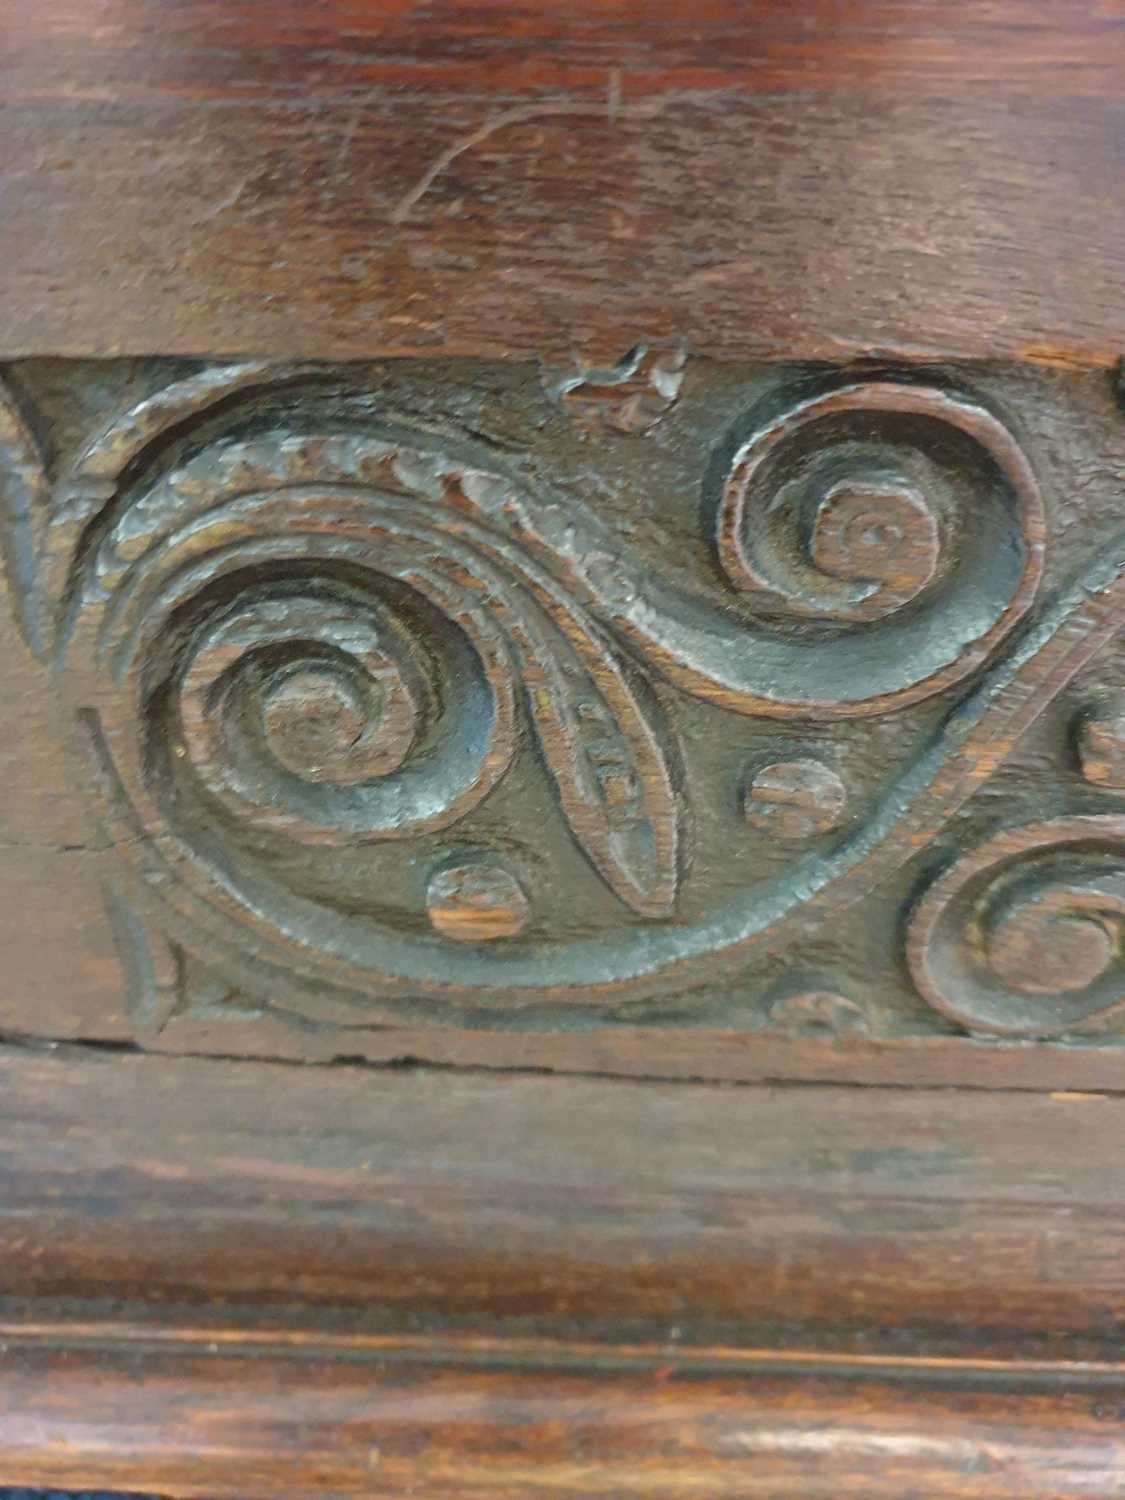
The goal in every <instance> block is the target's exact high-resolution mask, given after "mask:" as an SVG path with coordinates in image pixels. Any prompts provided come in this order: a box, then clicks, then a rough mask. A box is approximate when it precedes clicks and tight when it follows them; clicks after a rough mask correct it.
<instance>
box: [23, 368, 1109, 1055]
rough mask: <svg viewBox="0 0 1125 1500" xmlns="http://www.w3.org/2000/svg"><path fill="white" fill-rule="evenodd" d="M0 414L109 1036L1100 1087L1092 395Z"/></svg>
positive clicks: (342, 402)
mask: <svg viewBox="0 0 1125 1500" xmlns="http://www.w3.org/2000/svg"><path fill="white" fill-rule="evenodd" d="M5 392H6V393H5V395H4V398H3V402H2V404H0V499H2V502H3V522H4V555H5V560H6V564H7V568H6V571H7V577H8V583H9V589H10V594H11V602H12V610H13V614H14V617H15V619H16V620H17V622H18V625H19V629H20V631H21V634H22V637H23V641H24V643H25V646H26V649H27V651H28V652H29V653H30V654H31V656H32V657H33V658H34V660H35V661H36V662H37V663H38V666H37V668H36V671H37V672H38V674H39V680H40V681H41V683H42V684H43V687H44V691H46V692H48V693H49V695H50V697H51V699H52V701H53V703H54V704H55V705H56V708H57V723H58V726H59V728H58V733H59V736H60V739H61V740H62V741H63V742H65V743H66V744H67V746H68V747H72V748H73V752H74V754H75V756H76V764H77V765H78V766H80V771H79V772H78V773H77V774H78V776H79V779H80V781H81V783H82V786H83V795H84V797H85V799H86V801H87V805H88V808H89V811H90V816H91V819H92V821H93V826H94V828H95V829H96V833H95V835H94V837H95V841H96V846H97V848H98V850H99V851H100V853H99V872H100V873H99V880H100V882H101V884H102V886H103V888H104V898H105V905H106V911H107V920H108V922H109V924H110V928H111V930H112V932H113V934H114V939H115V943H116V948H117V952H118V955H119V959H120V963H121V966H122V971H123V974H124V975H125V980H124V983H125V985H126V987H127V991H128V997H129V1001H128V1003H129V1016H130V1024H131V1027H132V1030H133V1034H134V1036H135V1038H136V1039H137V1040H138V1041H139V1042H140V1043H142V1044H143V1045H146V1046H151V1047H173V1048H180V1049H184V1048H186V1049H189V1050H190V1049H192V1048H199V1049H204V1050H224V1051H233V1052H251V1053H253V1052H258V1053H262V1054H271V1053H283V1054H296V1055H300V1056H308V1057H312V1058H328V1057H333V1056H340V1055H347V1056H350V1055H367V1056H378V1057H387V1056H395V1055H400V1054H402V1053H403V1052H404V1051H410V1052H412V1053H413V1052H417V1050H418V1048H419V1047H420V1046H421V1047H423V1048H424V1047H425V1045H426V1044H425V1042H424V1039H425V1038H426V1037H427V1036H429V1037H431V1038H435V1039H439V1040H437V1041H435V1044H434V1045H435V1048H436V1050H433V1051H432V1052H431V1053H430V1055H435V1056H453V1055H465V1056H469V1057H471V1058H472V1059H474V1060H483V1061H488V1060H490V1059H494V1060H496V1061H498V1062H502V1061H506V1060H510V1059H511V1058H512V1057H513V1056H514V1055H516V1054H513V1053H512V1051H511V1050H510V1044H511V1038H513V1037H518V1038H523V1039H524V1040H525V1042H526V1044H527V1046H528V1047H530V1048H531V1051H528V1050H524V1051H522V1052H520V1053H519V1054H518V1055H519V1057H520V1058H522V1059H526V1058H528V1057H534V1058H536V1059H538V1060H539V1061H542V1062H545V1063H548V1064H549V1063H551V1062H552V1061H562V1060H565V1063H566V1065H576V1064H581V1065H584V1066H588V1067H592V1068H596V1067H606V1066H609V1067H612V1066H615V1065H616V1062H617V1061H618V1060H619V1058H620V1055H621V1054H620V1050H615V1048H616V1049H620V1047H623V1046H627V1047H628V1048H629V1049H632V1055H633V1057H634V1059H636V1058H638V1057H639V1058H640V1059H641V1060H642V1061H641V1063H640V1064H637V1063H636V1062H635V1061H634V1063H633V1064H632V1065H633V1066H638V1065H641V1066H643V1067H644V1068H645V1069H647V1070H648V1071H652V1072H667V1073H671V1072H676V1071H683V1070H689V1071H690V1070H692V1069H696V1070H699V1071H703V1072H708V1071H716V1070H718V1071H723V1070H724V1069H725V1071H727V1072H728V1073H731V1072H733V1073H734V1074H736V1075H737V1074H738V1072H739V1071H740V1070H746V1071H753V1070H754V1068H755V1062H754V1057H755V1049H756V1048H757V1047H760V1046H764V1045H766V1044H767V1043H768V1042H769V1040H770V1039H771V1038H774V1039H776V1038H778V1037H785V1036H790V1035H794V1034H796V1035H802V1036H813V1037H815V1036H818V1035H821V1036H826V1037H828V1038H829V1039H830V1040H831V1041H832V1045H833V1046H834V1047H836V1048H837V1049H839V1055H840V1056H847V1055H849V1054H848V1049H849V1048H852V1049H860V1050H861V1051H862V1049H863V1048H867V1049H869V1050H870V1048H871V1047H872V1046H873V1045H880V1046H882V1045H884V1044H885V1045H886V1046H889V1047H891V1048H892V1050H893V1049H894V1048H896V1047H900V1045H901V1047H902V1048H904V1049H905V1048H909V1047H912V1046H915V1047H916V1046H923V1048H924V1046H925V1045H927V1044H935V1045H936V1044H938V1043H941V1044H943V1045H944V1046H945V1051H944V1052H943V1053H942V1056H943V1057H944V1058H945V1059H946V1062H945V1064H944V1066H946V1067H948V1066H949V1062H948V1058H949V1056H950V1055H954V1056H955V1055H956V1046H957V1045H963V1046H971V1047H972V1048H973V1049H978V1051H979V1049H980V1048H981V1047H982V1046H983V1047H985V1048H989V1049H992V1048H996V1049H1001V1050H1002V1049H1003V1048H1004V1047H1005V1046H1006V1045H1008V1044H1010V1043H1011V1042H1012V1041H1013V1040H1014V1041H1016V1042H1018V1043H1020V1053H1021V1056H1022V1055H1024V1054H1026V1052H1027V1044H1029V1043H1035V1044H1038V1046H1037V1047H1036V1048H1035V1049H1033V1050H1035V1052H1036V1054H1037V1055H1042V1056H1053V1055H1056V1053H1057V1054H1058V1055H1062V1053H1063V1052H1064V1051H1066V1050H1068V1049H1073V1048H1075V1047H1078V1048H1095V1049H1096V1050H1097V1052H1098V1055H1099V1057H1102V1056H1104V1055H1108V1056H1109V1057H1110V1059H1111V1062H1112V1056H1113V1051H1114V1049H1115V1048H1117V1047H1118V1046H1119V1045H1120V1043H1121V1042H1122V1040H1123V1039H1125V1020H1123V1019H1122V1006H1123V1002H1125V968H1123V966H1122V958H1121V942H1122V933H1123V932H1125V650H1123V647H1122V644H1121V640H1120V636H1121V630H1120V622H1121V619H1122V616H1123V614H1125V534H1123V530H1122V528H1123V526H1125V522H1122V521H1120V520H1119V518H1118V517H1119V510H1120V499H1119V496H1120V491H1121V481H1122V476H1123V474H1125V423H1123V422H1122V418H1121V414H1120V411H1119V408H1118V400H1117V392H1116V388H1115V384H1114V382H1113V381H1111V380H1110V379H1109V378H1108V377H1106V376H1105V375H1103V374H1100V373H1087V374H1065V373H1059V372H1057V371H1054V372H1048V371H1044V370H1040V369H1037V368H1035V367H1032V366H1020V365H1014V364H1009V365H995V366H984V365H977V366H966V367H961V368H954V367H941V368H936V367H935V368H928V369H927V368H904V367H894V366H885V365H875V364H871V365H865V366H854V365H853V366H849V367H847V368H835V367H831V366H828V365H818V366H809V365H800V366H798V365H785V364H770V365H757V366H725V365H716V364H711V363H709V362H707V361H704V360H701V359H689V357H688V351H687V350H686V349H684V348H682V347H678V346H676V347H673V346H668V347H663V346H654V347H647V346H645V345H638V346H636V347H635V348H633V349H631V350H629V352H628V353H627V354H625V355H624V356H623V358H622V360H621V361H620V363H619V364H618V365H617V366H615V367H611V368H604V369H592V368H585V367H582V366H580V365H575V367H574V368H573V369H571V370H560V369H557V368H546V367H542V368H533V367H530V366H523V365H510V366H507V365H501V364H488V363H483V362H470V361H455V360H444V361H439V362H430V363H427V362H423V361H398V362H396V361H386V362H382V363H378V364H367V365H328V364H316V363H307V364H300V365H278V364H271V363H267V362H262V361H245V362H235V363H231V364H225V365H214V366H204V365H201V364H199V363H197V362H196V363H188V362H183V361H160V360H150V361H142V362H138V361H128V362H127V361H118V362H115V361H106V362H97V363H95V362H87V363H81V362H58V361H26V362H21V363H18V364H14V365H12V366H11V367H10V368H9V370H8V372H7V380H6V386H5ZM407 1038H409V1042H408V1041H407V1040H406V1039H407ZM420 1038H421V1039H423V1040H421V1041H420V1040H419V1039H420ZM450 1039H453V1041H452V1042H451V1040H450ZM689 1039H691V1045H690V1046H688V1042H689ZM701 1039H702V1040H703V1042H704V1044H705V1047H710V1048H711V1049H712V1050H711V1052H710V1053H707V1052H706V1051H704V1052H701V1051H700V1050H699V1044H700V1041H701ZM457 1046H461V1047H462V1048H463V1049H468V1050H467V1051H464V1050H463V1052H462V1053H457V1051H456V1048H457ZM685 1047H687V1051H685ZM950 1047H952V1048H953V1049H954V1051H953V1054H950V1051H949V1049H950ZM442 1048H444V1049H445V1050H444V1051H442V1050H441V1049H442ZM857 1055H858V1054H857ZM904 1055H905V1054H904ZM973 1055H974V1056H975V1055H978V1052H977V1051H974V1054H973ZM732 1056H733V1057H734V1059H735V1060H734V1061H733V1062H732V1060H731V1059H732ZM1123 1056H1125V1055H1123ZM708 1057H709V1058H710V1059H711V1061H708V1060H707V1059H708ZM689 1058H690V1061H688V1060H685V1059H689ZM701 1058H702V1059H703V1061H702V1062H701V1061H700V1059H701ZM720 1059H725V1060H723V1061H722V1062H721V1066H720V1061H719V1060H720Z"/></svg>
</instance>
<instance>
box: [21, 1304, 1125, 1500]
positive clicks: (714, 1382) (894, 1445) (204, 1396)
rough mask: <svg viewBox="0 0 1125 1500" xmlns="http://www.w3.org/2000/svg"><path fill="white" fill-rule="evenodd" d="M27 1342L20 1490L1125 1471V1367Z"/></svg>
mask: <svg viewBox="0 0 1125 1500" xmlns="http://www.w3.org/2000/svg"><path fill="white" fill-rule="evenodd" d="M90 1332H91V1333H92V1332H93V1331H92V1330H91V1331H90ZM6 1337H7V1342H6V1362H5V1367H0V1394H2V1396H3V1408H2V1410H0V1448H2V1450H3V1454H4V1465H5V1478H6V1479H8V1480H9V1481H11V1482H14V1483H15V1482H21V1481H22V1482H26V1483H34V1484H45V1483H51V1484H65V1485H75V1486H77V1485H82V1486H87V1487H88V1486H90V1485H93V1484H97V1485H100V1486H121V1487H122V1488H125V1487H128V1488H131V1489H132V1488H136V1487H138V1486H139V1485H143V1486H145V1487H146V1488H147V1489H149V1490H153V1491H157V1492H159V1493H161V1494H164V1495H169V1496H177V1497H185V1500H186V1497H192V1500H206V1497H212V1500H272V1497H274V1496H277V1495H285V1496H292V1497H294V1500H297V1497H300V1500H304V1497H308V1500H322V1497H324V1500H329V1497H336V1496H388V1497H389V1496H400V1495H402V1496H413V1497H415V1500H493V1497H500V1496H515V1495H519V1496H521V1497H523V1496H529V1497H530V1496H542V1497H544V1500H568V1497H578V1496H604V1495H606V1494H607V1493H608V1494H612V1495H614V1496H620V1497H626V1496H628V1497H633V1496H635V1497H637V1500H642V1497H643V1500H676V1497H679V1496H682V1495H684V1494H689V1495H694V1494H706V1495H707V1496H709V1497H710V1496H714V1497H732V1500H733V1497H739V1500H742V1497H750V1500H779V1497H786V1500H788V1497H790V1496H792V1497H794V1500H797V1497H800V1500H810V1497H813V1500H838V1497H840V1496H855V1497H862V1500H901V1497H903V1496H904V1495H913V1494H918V1495H925V1496H927V1497H931V1496H932V1497H943V1500H944V1497H949V1500H1008V1497H1010V1500H1080V1497H1081V1500H1086V1497H1089V1496H1100V1495H1112V1494H1113V1493H1114V1492H1115V1490H1116V1488H1117V1485H1118V1482H1119V1479H1120V1473H1121V1466H1122V1464H1123V1462H1125V1440H1123V1439H1122V1436H1121V1412H1122V1409H1123V1405H1122V1404H1123V1401H1125V1368H1123V1367H1122V1366H1117V1367H1116V1368H1112V1367H1110V1368H1107V1369H1105V1370H1102V1371H1098V1370H1081V1369H1074V1370H1070V1371H1067V1370H1064V1369H1059V1368H1055V1369H1051V1368H1049V1367H1048V1368H1042V1367H1040V1368H1036V1367H1034V1366H1032V1367H1025V1368H1024V1369H1022V1370H1014V1371H1012V1372H1010V1375H1009V1379H1008V1381H1007V1382H1006V1383H1005V1382H1003V1381H997V1380H996V1378H995V1372H992V1371H989V1370H987V1369H984V1370H981V1369H979V1368H973V1367H966V1368H958V1367H956V1366H955V1365H946V1366H944V1367H943V1366H942V1365H941V1364H940V1363H939V1362H935V1363H934V1364H933V1365H929V1366H925V1365H923V1366H921V1367H919V1368H915V1369H912V1370H911V1369H909V1368H907V1369H899V1370H895V1369H894V1368H893V1367H889V1368H886V1369H875V1370H872V1369H871V1368H870V1367H868V1368H864V1367H863V1366H862V1365H860V1366H858V1367H856V1366H852V1367H851V1368H848V1367H844V1368H842V1369H839V1368H833V1367H832V1366H831V1365H828V1366H821V1367H816V1366H815V1365H813V1366H808V1367H806V1368H804V1369H802V1368H801V1365H800V1363H799V1362H792V1364H790V1365H789V1366H788V1367H787V1365H786V1363H785V1362H784V1361H782V1362H778V1364H779V1365H780V1368H779V1367H778V1365H776V1364H775V1365H772V1366H771V1363H770V1362H769V1361H762V1360H756V1359H755V1358H754V1357H752V1356H749V1357H745V1356H744V1357H740V1356H739V1355H737V1354H733V1355H732V1354H731V1352H730V1351H724V1350H718V1351H707V1352H706V1353H705V1354H701V1355H700V1356H699V1357H693V1356H692V1355H691V1354H687V1355H685V1354H683V1353H681V1352H680V1351H678V1350H676V1349H674V1348H673V1349H669V1348H667V1347H665V1348H664V1349H659V1348H658V1349H652V1350H648V1351H642V1352H640V1354H639V1355H638V1354H637V1353H636V1352H634V1351H624V1352H623V1353H622V1354H616V1353H613V1354H610V1353H607V1354H605V1355H603V1356H602V1357H600V1358H599V1357H598V1355H597V1354H593V1355H591V1354H583V1353H582V1352H578V1351H574V1350H565V1349H564V1350H551V1349H550V1348H549V1347H547V1348H545V1347H542V1346H539V1347H535V1346H532V1347H531V1348H530V1349H529V1348H524V1349H521V1350H519V1351H512V1352H511V1353H510V1354H508V1355H507V1356H506V1357H505V1355H504V1353H503V1351H501V1350H497V1349H493V1350H482V1349H479V1348H478V1349H473V1348H472V1347H464V1346H462V1347H458V1346H457V1345H456V1344H450V1345H446V1346H444V1347H443V1346H442V1345H440V1344H437V1345H435V1346H433V1347H431V1348H428V1349H425V1350H422V1351H418V1350H414V1351H411V1350H410V1349H409V1348H407V1349H403V1348H401V1347H396V1346H395V1344H394V1342H393V1341H389V1340H388V1341H386V1342H385V1343H384V1344H383V1346H382V1347H379V1346H378V1345H377V1344H376V1345H375V1346H374V1347H366V1348H365V1347H364V1343H363V1341H362V1340H344V1341H342V1342H341V1343H340V1344H339V1345H336V1346H333V1345H332V1344H331V1343H327V1342H326V1343H323V1344H318V1342H317V1341H316V1340H315V1339H308V1340H301V1341H299V1342H298V1341H294V1342H291V1343H289V1344H286V1343H285V1342H282V1341H275V1342H274V1344H273V1345H272V1346H271V1344H270V1343H269V1341H262V1342H261V1343H260V1345H259V1347H258V1348H256V1349H254V1348H246V1349H245V1350H243V1349H241V1348H239V1347H238V1346H237V1345H236V1346H235V1347H233V1348H231V1347H229V1346H227V1345H226V1344H225V1343H224V1341H223V1340H221V1339H216V1338H215V1337H214V1336H213V1332H212V1331H210V1330H206V1329H202V1330H192V1331H191V1336H190V1337H184V1338H180V1337H177V1335H176V1334H172V1335H170V1336H168V1337H165V1338H161V1339H157V1340H153V1339H151V1338H150V1339H148V1340H146V1339H145V1338H144V1337H143V1336H142V1337H139V1338H128V1337H125V1336H122V1335H121V1334H120V1333H119V1334H118V1335H117V1336H116V1337H114V1336H113V1335H112V1334H111V1335H110V1337H109V1338H103V1339H101V1340H100V1341H99V1340H98V1339H97V1338H96V1336H95V1337H90V1336H89V1333H88V1334H87V1336H86V1337H85V1338H81V1337H79V1338H75V1337H74V1336H73V1335H69V1336H68V1335H67V1334H66V1333H65V1332H63V1333H61V1335H60V1336H59V1337H58V1338H56V1339H53V1340H50V1341H48V1340H46V1339H42V1340H36V1341H35V1342H33V1343H31V1344H30V1347H25V1345H24V1343H23V1341H22V1340H20V1339H18V1338H15V1339H13V1338H11V1336H10V1335H6ZM990 1377H991V1379H990Z"/></svg>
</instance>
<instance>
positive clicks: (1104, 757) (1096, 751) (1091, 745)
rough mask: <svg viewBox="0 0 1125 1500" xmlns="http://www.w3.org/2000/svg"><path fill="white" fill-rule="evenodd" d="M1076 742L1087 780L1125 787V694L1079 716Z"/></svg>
mask: <svg viewBox="0 0 1125 1500" xmlns="http://www.w3.org/2000/svg"><path fill="white" fill-rule="evenodd" d="M1077 744H1078V764H1079V766H1080V767H1081V769H1082V775H1083V776H1084V777H1085V778H1086V780H1087V781H1090V782H1093V783H1094V785H1095V786H1105V787H1112V788H1114V789H1115V790H1125V695H1123V694H1116V695H1114V697H1113V698H1111V699H1107V700H1106V701H1104V702H1102V703H1099V704H1096V705H1092V706H1091V707H1090V708H1088V709H1087V710H1086V711H1085V712H1084V713H1082V714H1081V715H1079V718H1078V724H1077Z"/></svg>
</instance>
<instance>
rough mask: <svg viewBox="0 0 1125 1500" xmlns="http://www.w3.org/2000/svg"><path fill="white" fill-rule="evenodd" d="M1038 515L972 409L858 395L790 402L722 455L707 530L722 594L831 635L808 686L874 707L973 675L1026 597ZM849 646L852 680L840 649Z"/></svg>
mask: <svg viewBox="0 0 1125 1500" xmlns="http://www.w3.org/2000/svg"><path fill="white" fill-rule="evenodd" d="M1043 538H1044V515H1043V503H1042V499H1041V496H1040V493H1039V488H1038V485H1037V483H1036V480H1035V476H1034V474H1033V472H1032V470H1031V467H1030V465H1029V463H1028V461H1027V459H1026V457H1025V456H1024V454H1023V452H1022V450H1021V449H1020V447H1019V445H1018V444H1017V443H1016V441H1015V440H1014V438H1013V437H1012V435H1011V434H1010V433H1009V432H1008V431H1007V429H1006V428H1005V427H1004V426H1003V425H1002V423H1001V422H1000V421H999V420H998V419H997V418H996V417H995V416H993V415H992V414H991V413H990V412H988V411H986V410H985V409H984V408H983V407H981V406H979V405H976V404H973V403H971V402H969V401H967V400H965V399H962V398H957V397H954V396H952V395H950V394H948V393H947V392H945V391H943V390H939V389H936V388H932V387H926V386H920V385H911V384H905V383H892V382H888V381H872V382H868V383H864V384H857V385H851V386H848V387H846V388H844V389H841V390H834V391H831V392H829V393H827V394H824V395H821V396H818V397H815V398H813V399H810V400H806V401H804V402H802V403H800V404H799V405H797V406H795V407H793V408H792V409H790V410H789V411H787V412H785V413H784V414H782V415H780V416H777V417H775V418H774V419H773V420H771V421H770V422H769V423H768V424H767V425H766V426H765V427H763V428H762V429H760V430H759V431H757V432H756V433H755V434H754V435H753V436H752V437H751V438H750V439H749V440H748V441H747V442H746V443H744V444H743V446H742V447H741V448H740V449H739V451H738V452H737V454H736V455H735V458H734V461H733V465H732V468H731V472H730V476H729V479H728V481H727V484H726V487H725V489H724V492H723V497H722V501H721V505H720V509H719V518H718V548H719V558H720V561H721V564H722V567H723V570H724V572H725V574H726V577H727V579H728V580H729V582H730V583H731V585H732V586H733V587H734V588H736V589H738V590H739V591H740V592H741V593H743V594H745V595H746V596H747V597H748V600H749V601H750V602H751V603H752V604H753V606H754V607H755V609H756V610H757V611H759V612H761V613H762V614H764V615H766V616H767V617H771V618H774V619H776V620H777V621H778V624H779V625H783V624H784V622H785V621H787V620H793V621H802V622H805V627H806V629H807V628H809V625H810V624H811V623H812V622H819V624H820V625H822V626H824V627H832V628H833V633H832V634H830V635H824V636H822V637H819V638H818V639H819V651H820V655H819V659H818V661H817V662H816V663H815V670H816V671H817V673H818V675H819V674H820V673H821V672H822V671H823V672H827V671H830V670H833V668H835V669H836V671H837V681H838V682H839V683H840V684H841V688H842V691H843V692H844V693H847V692H848V691H850V689H849V688H848V682H849V674H850V677H851V678H852V679H854V680H856V681H858V682H861V683H863V684H864V685H865V686H866V687H868V688H870V685H871V684H872V682H873V681H877V680H878V679H879V678H880V677H884V676H885V677H888V678H890V679H891V680H893V678H894V676H895V675H896V674H897V675H898V676H899V677H900V678H901V686H900V687H899V688H897V689H895V688H893V687H888V689H885V690H884V692H885V696H886V697H887V699H888V700H891V699H893V698H895V697H897V696H904V695H907V694H909V695H910V696H918V695H919V693H920V690H922V689H924V690H925V691H927V692H935V691H937V690H938V689H939V688H941V687H943V686H945V685H947V684H948V683H950V682H953V681H955V680H957V679H958V678H960V677H963V676H964V675H965V674H966V673H968V672H970V671H972V670H973V669H974V668H975V667H976V666H978V665H979V664H980V662H982V661H983V660H984V659H985V657H986V656H987V655H988V654H989V653H990V651H991V650H992V649H993V647H994V645H995V643H996V642H997V641H998V639H999V638H1000V637H1001V636H1002V635H1004V634H1005V633H1006V632H1007V631H1009V630H1010V629H1011V628H1012V626H1013V625H1014V624H1015V623H1016V621H1017V620H1018V619H1019V618H1020V617H1021V616H1022V615H1023V614H1024V613H1025V612H1026V610H1027V609H1028V607H1029V605H1030V603H1031V600H1032V598H1033V597H1034V594H1035V590H1036V587H1037V585H1038V582H1039V577H1040V573H1041V570H1042V560H1043ZM856 640H860V641H862V642H863V645H862V652H863V653H865V655H866V661H867V671H866V672H861V671H860V670H859V669H860V665H861V660H862V658H861V656H860V655H858V654H857V649H856V647H855V646H854V645H853V644H852V642H853V641H856Z"/></svg>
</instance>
